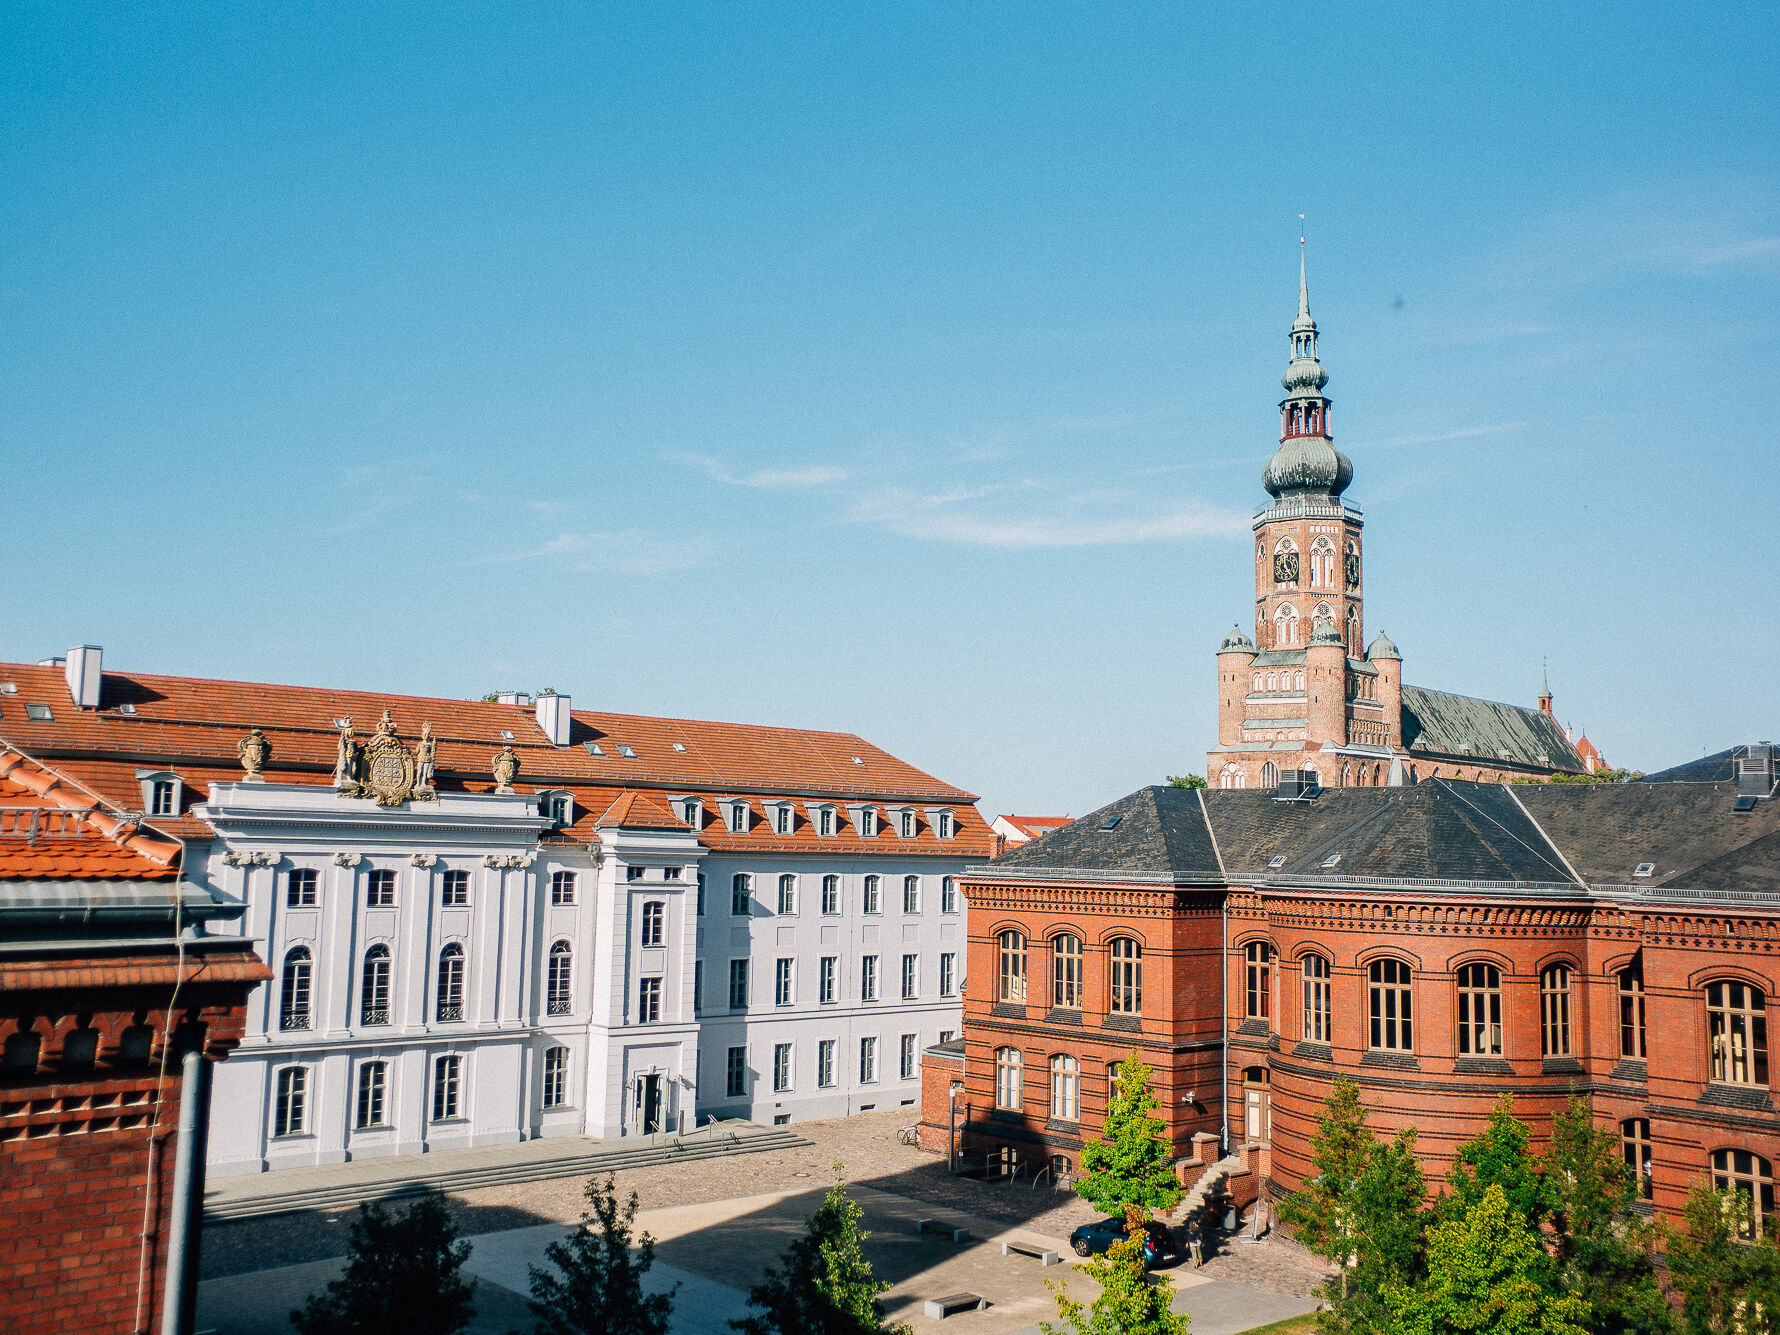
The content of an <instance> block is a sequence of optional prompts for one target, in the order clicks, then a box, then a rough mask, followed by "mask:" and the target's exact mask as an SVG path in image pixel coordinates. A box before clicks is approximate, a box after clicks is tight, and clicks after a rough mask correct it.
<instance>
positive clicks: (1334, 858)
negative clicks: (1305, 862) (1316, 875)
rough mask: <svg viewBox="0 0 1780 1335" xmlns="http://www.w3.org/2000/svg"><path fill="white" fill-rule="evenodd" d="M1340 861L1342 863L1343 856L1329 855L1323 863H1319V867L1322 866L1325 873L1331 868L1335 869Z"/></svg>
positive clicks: (1337, 854)
mask: <svg viewBox="0 0 1780 1335" xmlns="http://www.w3.org/2000/svg"><path fill="white" fill-rule="evenodd" d="M1340 861H1341V854H1339V853H1331V854H1329V856H1328V857H1326V858H1324V859H1323V860H1322V862H1321V863H1319V864H1318V865H1319V866H1321V867H1322V869H1323V870H1324V871H1328V870H1329V868H1331V867H1333V866H1334V865H1335V864H1336V863H1337V862H1340Z"/></svg>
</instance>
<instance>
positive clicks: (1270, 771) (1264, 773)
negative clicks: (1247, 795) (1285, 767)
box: [1261, 760, 1279, 788]
mask: <svg viewBox="0 0 1780 1335" xmlns="http://www.w3.org/2000/svg"><path fill="white" fill-rule="evenodd" d="M1261 787H1263V788H1277V787H1279V771H1278V770H1277V769H1275V768H1274V765H1273V762H1272V761H1271V760H1269V761H1268V762H1267V763H1266V764H1264V765H1262V766H1261Z"/></svg>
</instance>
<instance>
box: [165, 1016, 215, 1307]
mask: <svg viewBox="0 0 1780 1335" xmlns="http://www.w3.org/2000/svg"><path fill="white" fill-rule="evenodd" d="M180 1067H181V1070H180V1082H179V1141H178V1149H177V1151H176V1156H175V1158H174V1161H173V1202H172V1205H173V1208H172V1212H171V1213H172V1218H171V1220H169V1222H168V1228H167V1277H166V1280H165V1282H164V1283H163V1284H162V1286H161V1335H191V1331H192V1327H193V1326H194V1325H195V1324H196V1316H197V1301H198V1229H199V1227H200V1225H201V1224H202V1221H203V1210H204V1202H203V1200H202V1196H203V1192H204V1124H205V1121H206V1120H207V1119H206V1117H205V1114H206V1113H207V1112H208V1111H209V1103H210V1098H209V1095H210V1081H209V1078H208V1077H209V1074H210V1063H209V1062H207V1061H205V1060H204V1053H203V1051H202V1050H201V1049H198V1048H193V1049H191V1050H190V1051H188V1052H187V1053H186V1054H185V1056H184V1057H182V1058H181V1059H180Z"/></svg>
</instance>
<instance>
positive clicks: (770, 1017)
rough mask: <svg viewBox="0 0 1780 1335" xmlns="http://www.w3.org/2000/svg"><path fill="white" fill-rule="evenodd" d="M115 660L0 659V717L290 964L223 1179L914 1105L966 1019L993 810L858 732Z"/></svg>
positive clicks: (236, 1091)
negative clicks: (169, 670)
mask: <svg viewBox="0 0 1780 1335" xmlns="http://www.w3.org/2000/svg"><path fill="white" fill-rule="evenodd" d="M99 657H100V651H99V650H98V649H96V648H93V647H90V646H82V647H79V648H77V649H75V650H71V651H70V653H69V655H68V657H67V658H66V659H65V660H49V661H46V662H44V663H40V664H12V665H5V664H0V691H3V692H5V693H6V694H7V695H14V694H16V695H18V696H21V697H23V703H24V704H26V705H30V706H33V707H31V708H20V707H16V706H0V736H3V737H4V739H5V740H6V741H8V742H10V743H13V744H16V745H17V746H18V747H19V748H20V749H21V750H23V751H26V752H28V753H30V754H32V755H34V756H38V757H41V758H43V759H45V760H46V761H53V762H54V763H56V764H57V765H58V766H59V767H62V768H64V769H66V770H68V771H69V772H71V773H72V774H74V775H75V776H76V777H77V778H78V779H79V781H80V782H82V783H83V784H86V785H88V786H90V787H91V788H92V789H93V790H94V791H95V792H98V793H101V794H102V795H103V796H104V797H105V798H106V800H107V801H110V802H112V803H114V804H116V805H117V806H118V807H119V808H120V809H122V810H126V811H130V812H139V813H141V814H140V820H141V822H142V823H143V824H144V825H146V826H148V827H150V828H153V829H155V830H158V831H160V832H162V833H164V834H168V835H170V836H173V837H177V838H179V839H181V840H182V841H183V842H184V846H185V853H184V861H183V875H184V878H185V879H186V880H187V881H188V882H191V883H193V884H195V885H198V886H200V887H202V888H204V889H205V890H207V891H208V892H209V893H211V894H212V895H213V896H214V897H216V898H218V899H221V900H225V901H228V902H231V903H237V904H241V905H243V906H244V908H245V912H244V913H243V914H242V915H241V916H240V918H239V919H236V920H235V921H233V922H231V923H228V924H224V925H221V926H219V927H217V928H214V929H213V930H217V931H222V932H239V933H241V934H244V935H245V936H247V937H248V938H250V939H251V940H252V941H253V942H254V945H255V947H256V949H257V950H258V951H259V953H260V954H261V956H262V958H264V959H265V961H266V962H267V964H268V965H270V966H271V968H272V971H273V974H274V979H273V981H272V982H271V983H270V984H268V985H266V986H265V987H263V988H261V989H260V990H259V991H258V992H257V993H255V995H254V997H253V998H252V1001H251V1003H250V1011H249V1020H248V1027H247V1035H246V1038H245V1039H244V1041H243V1042H242V1043H241V1045H240V1047H239V1048H238V1049H237V1051H236V1052H235V1054H234V1055H233V1056H232V1057H231V1059H230V1060H229V1061H228V1062H227V1063H224V1064H222V1065H221V1066H219V1067H218V1068H217V1069H216V1072H215V1080H216V1084H215V1092H214V1098H213V1104H212V1107H213V1115H212V1119H211V1126H210V1133H209V1159H210V1171H211V1172H212V1173H215V1174H233V1173H251V1172H258V1171H263V1170H265V1169H270V1168H282V1167H289V1166H296V1165H302V1164H317V1163H337V1162H341V1161H344V1160H347V1159H351V1158H359V1157H373V1156H380V1155H389V1154H412V1153H419V1152H423V1151H426V1150H430V1149H442V1148H453V1147H460V1146H472V1145H485V1144H496V1143H502V1142H512V1141H517V1140H523V1139H529V1138H533V1137H540V1136H557V1135H589V1136H598V1137H610V1136H624V1135H636V1134H647V1133H651V1132H656V1131H664V1130H674V1129H678V1128H682V1127H690V1126H692V1125H694V1124H695V1123H697V1122H698V1121H702V1120H703V1119H705V1118H707V1117H710V1116H721V1117H744V1118H748V1119H751V1120H754V1121H759V1122H763V1123H781V1124H782V1123H787V1122H793V1121H797V1120H802V1119H806V1118H814V1117H830V1116H841V1115H845V1114H848V1113H852V1112H857V1111H864V1110H867V1109H871V1108H887V1107H898V1106H906V1107H910V1108H911V1109H912V1108H913V1107H914V1105H915V1102H916V1100H917V1098H918V1097H919V1075H920V1072H919V1053H920V1051H921V1049H923V1048H924V1047H927V1046H929V1045H931V1044H933V1043H935V1042H939V1041H942V1040H944V1039H947V1038H951V1037H953V1036H954V1035H955V1034H956V1033H957V1031H958V1030H959V1028H960V1023H959V1013H960V1007H959V997H960V995H961V992H962V989H963V985H964V977H963V969H964V960H965V936H964V905H963V903H962V902H961V899H960V897H959V894H958V890H957V880H956V878H957V876H958V875H959V873H961V872H962V870H963V868H964V866H965V865H966V864H967V863H970V862H978V861H981V860H983V859H984V858H985V857H987V856H989V855H990V854H991V852H992V845H993V839H992V836H990V834H989V832H988V830H987V827H986V826H985V825H984V823H983V821H982V818H981V817H980V816H979V815H978V813H977V811H976V808H975V805H974V804H975V801H976V799H975V797H974V795H972V794H969V793H966V792H962V791H960V790H958V789H955V788H952V787H950V786H948V785H946V784H944V783H941V782H940V781H938V780H936V779H933V778H932V777H931V776H928V775H926V774H923V773H922V772H920V771H919V770H916V769H914V768H913V767H911V766H909V765H907V764H905V763H904V762H902V761H900V760H897V759H896V758H895V757H893V756H890V755H888V754H887V753H885V752H883V751H881V750H879V749H878V748H876V747H873V746H871V745H870V744H869V743H866V742H864V741H862V740H861V739H859V738H857V737H854V736H851V735H849V734H842V733H830V732H813V731H804V730H796V729H784V728H769V727H754V726H748V725H738V724H724V723H709V722H697V721H691V720H677V719H657V718H643V717H636V716H627V715H612V714H601V713H595V712H588V711H575V710H573V709H572V708H571V706H570V701H569V699H568V697H566V696H561V695H545V696H542V697H539V698H537V699H531V698H529V697H526V696H523V695H517V694H512V695H505V696H500V697H497V698H495V699H492V700H488V701H476V702H466V701H452V700H439V699H425V698H414V697H401V696H388V695H368V694H365V693H362V692H349V691H331V690H325V689H319V688H309V687H289V686H268V685H257V684H249V683H239V682H222V681H210V680H202V679H196V678H187V677H169V676H151V675H147V674H117V673H107V672H101V670H100V661H99ZM9 686H10V687H11V688H12V689H11V690H10V691H8V690H7V689H6V688H7V687H9ZM355 724H356V726H355ZM366 725H371V727H375V728H376V731H375V732H372V731H371V727H367V726H366ZM367 734H369V735H368V736H367ZM913 1115H914V1114H913V1113H911V1117H913Z"/></svg>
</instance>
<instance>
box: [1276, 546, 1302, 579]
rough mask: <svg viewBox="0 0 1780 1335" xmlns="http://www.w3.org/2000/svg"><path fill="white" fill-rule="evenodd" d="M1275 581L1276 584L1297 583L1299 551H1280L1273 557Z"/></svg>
mask: <svg viewBox="0 0 1780 1335" xmlns="http://www.w3.org/2000/svg"><path fill="white" fill-rule="evenodd" d="M1273 582H1274V583H1275V584H1296V583H1297V582H1298V553H1297V552H1280V553H1279V554H1278V555H1277V556H1275V557H1274V558H1273Z"/></svg>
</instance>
